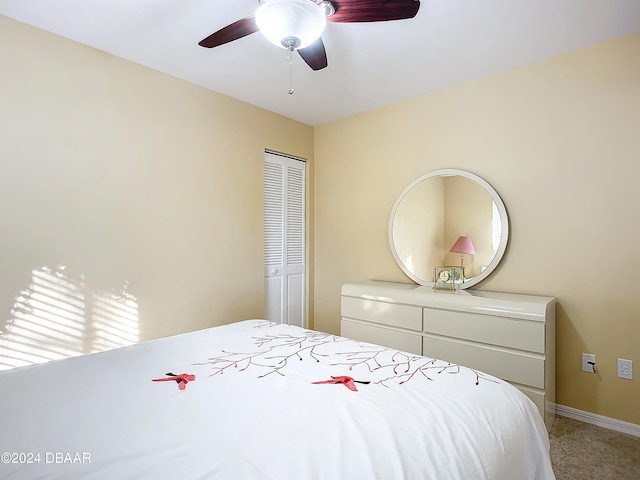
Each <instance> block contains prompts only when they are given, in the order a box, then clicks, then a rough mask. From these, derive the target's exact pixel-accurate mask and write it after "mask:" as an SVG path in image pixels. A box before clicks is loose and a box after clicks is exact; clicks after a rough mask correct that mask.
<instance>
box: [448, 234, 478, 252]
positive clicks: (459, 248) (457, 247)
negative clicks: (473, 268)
mask: <svg viewBox="0 0 640 480" xmlns="http://www.w3.org/2000/svg"><path fill="white" fill-rule="evenodd" d="M450 252H454V253H466V254H468V255H475V253H476V249H475V248H473V243H472V242H471V239H470V238H469V237H467V236H466V235H460V236H459V237H458V240H456V243H454V244H453V247H451V250H450Z"/></svg>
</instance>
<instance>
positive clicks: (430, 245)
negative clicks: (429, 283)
mask: <svg viewBox="0 0 640 480" xmlns="http://www.w3.org/2000/svg"><path fill="white" fill-rule="evenodd" d="M443 180H444V178H440V177H436V178H431V179H429V180H428V181H424V182H421V183H420V184H419V188H413V189H411V191H409V192H408V193H407V195H406V196H405V197H404V199H403V201H402V203H400V204H399V205H398V209H397V210H396V214H395V217H394V224H393V242H394V244H395V246H396V249H397V252H398V255H399V256H400V259H401V261H402V263H403V264H404V265H406V267H407V268H408V269H409V270H411V271H412V272H414V273H415V274H416V275H417V276H418V277H421V278H432V277H433V266H434V265H440V263H441V262H442V258H443V256H444V253H445V237H444V230H443V228H442V225H443V224H444V211H445V207H444V181H443Z"/></svg>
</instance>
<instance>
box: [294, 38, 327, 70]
mask: <svg viewBox="0 0 640 480" xmlns="http://www.w3.org/2000/svg"><path fill="white" fill-rule="evenodd" d="M298 53H299V54H300V56H301V57H302V59H303V60H304V61H305V62H307V65H309V66H310V67H311V68H312V69H313V70H322V69H323V68H325V67H326V66H327V52H326V51H325V49H324V43H323V41H322V37H318V39H317V40H316V41H315V42H313V43H312V44H311V45H309V46H308V47H305V48H301V49H300V50H298Z"/></svg>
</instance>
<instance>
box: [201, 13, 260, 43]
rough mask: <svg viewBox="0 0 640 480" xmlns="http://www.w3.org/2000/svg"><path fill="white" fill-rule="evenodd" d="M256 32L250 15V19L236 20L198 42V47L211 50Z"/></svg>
mask: <svg viewBox="0 0 640 480" xmlns="http://www.w3.org/2000/svg"><path fill="white" fill-rule="evenodd" d="M257 31H258V26H257V25H256V19H255V17H254V16H253V15H252V16H250V17H245V18H243V19H241V20H238V21H237V22H233V23H232V24H231V25H227V26H226V27H224V28H221V29H220V30H218V31H217V32H215V33H212V34H211V35H209V36H208V37H207V38H205V39H204V40H201V41H199V42H198V45H200V46H201V47H206V48H213V47H217V46H219V45H224V44H225V43H229V42H232V41H233V40H237V39H239V38H242V37H245V36H247V35H250V34H252V33H254V32H257Z"/></svg>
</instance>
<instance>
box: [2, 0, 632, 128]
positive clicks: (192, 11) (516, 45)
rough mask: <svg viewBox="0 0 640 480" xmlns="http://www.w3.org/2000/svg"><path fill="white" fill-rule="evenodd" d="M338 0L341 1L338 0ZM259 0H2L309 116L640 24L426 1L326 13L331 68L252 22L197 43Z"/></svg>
mask: <svg viewBox="0 0 640 480" xmlns="http://www.w3.org/2000/svg"><path fill="white" fill-rule="evenodd" d="M338 1H339V0H338ZM257 6H258V2H257V0H136V1H133V0H0V14H3V15H6V16H8V17H12V18H14V19H16V20H20V21H22V22H24V23H28V24H31V25H34V26H36V27H39V28H42V29H44V30H48V31H50V32H53V33H56V34H59V35H61V36H64V37H67V38H70V39H72V40H75V41H77V42H80V43H83V44H86V45H89V46H92V47H95V48H97V49H99V50H103V51H105V52H109V53H111V54H113V55H116V56H118V57H122V58H125V59H127V60H131V61H133V62H136V63H139V64H142V65H146V66H148V67H151V68H153V69H155V70H159V71H161V72H165V73H168V74H170V75H173V76H175V77H178V78H182V79H184V80H187V81H189V82H192V83H195V84H197V85H201V86H203V87H206V88H209V89H212V90H215V91H217V92H220V93H223V94H225V95H228V96H230V97H234V98H237V99H240V100H244V101H246V102H248V103H251V104H253V105H257V106H259V107H262V108H265V109H267V110H271V111H273V112H276V113H279V114H281V115H284V116H286V117H290V118H293V119H295V120H299V121H301V122H304V123H306V124H309V125H313V126H315V125H320V124H323V123H326V122H329V121H332V120H336V119H339V118H344V117H347V116H350V115H354V114H357V113H360V112H364V111H367V110H371V109H374V108H377V107H381V106H384V105H389V104H391V103H395V102H397V101H401V100H406V99H409V98H411V97H415V96H418V95H421V94H424V93H427V92H431V91H434V90H438V89H441V88H444V87H447V86H450V85H454V84H458V83H461V82H465V81H468V80H472V79H476V78H479V77H483V76H486V75H489V74H491V73H494V72H498V71H501V70H505V69H507V68H511V67H514V66H518V65H523V64H527V63H531V62H533V61H536V60H540V59H543V58H547V57H550V56H553V55H557V54H560V53H564V52H567V51H570V50H574V49H576V48H580V47H583V46H587V45H591V44H594V43H597V42H600V41H603V40H606V39H609V38H613V37H616V36H619V35H623V34H626V33H631V32H633V31H636V30H640V0H527V1H525V0H422V2H421V5H420V10H419V12H418V14H417V16H416V17H415V18H413V19H410V20H399V21H393V22H377V23H351V24H347V23H330V22H329V23H328V25H327V29H326V30H325V32H324V33H323V35H322V38H323V41H324V44H325V48H326V51H327V57H328V60H329V66H328V67H327V68H325V69H323V70H320V71H317V72H314V71H312V70H311V69H310V68H309V67H308V66H307V65H306V64H305V63H304V62H303V61H302V59H301V58H300V57H299V56H298V55H295V56H294V65H293V77H294V87H295V93H294V94H293V95H287V90H288V88H289V68H288V63H287V60H286V51H285V50H283V49H280V48H277V47H275V46H273V45H271V44H270V43H268V42H267V40H266V39H265V38H264V37H263V36H262V34H261V33H259V32H257V33H254V34H252V35H249V36H247V37H244V38H241V39H239V40H236V41H234V42H231V43H229V44H226V45H222V46H220V47H216V48H213V49H207V48H203V47H200V46H198V42H199V41H200V40H202V39H203V38H205V37H206V36H208V35H209V34H211V33H213V32H214V31H216V30H218V29H220V28H222V27H224V26H226V25H227V24H229V23H232V22H234V21H236V20H239V19H240V18H243V17H246V16H248V15H253V14H254V12H255V9H256V8H257Z"/></svg>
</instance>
